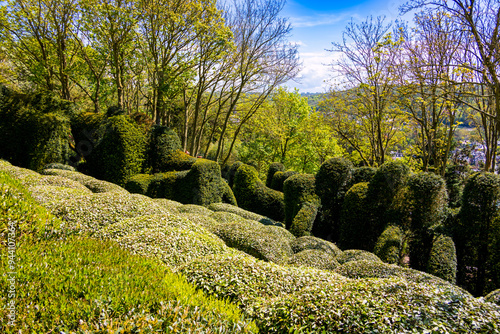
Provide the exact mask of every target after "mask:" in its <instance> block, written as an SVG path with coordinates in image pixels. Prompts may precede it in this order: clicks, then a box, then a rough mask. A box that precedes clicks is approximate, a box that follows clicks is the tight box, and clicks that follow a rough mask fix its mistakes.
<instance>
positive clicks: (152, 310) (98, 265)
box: [0, 239, 256, 333]
mask: <svg viewBox="0 0 500 334" xmlns="http://www.w3.org/2000/svg"><path fill="white" fill-rule="evenodd" d="M16 255H17V262H18V264H19V266H18V267H17V275H16V291H17V292H18V293H17V295H16V298H15V301H16V326H14V327H11V326H7V321H3V320H2V322H0V331H1V332H2V333H19V332H26V333H49V332H57V333H62V332H65V333H97V332H99V333H100V332H106V333H107V332H110V333H111V332H113V333H118V332H119V333H132V332H141V333H142V332H152V331H158V332H164V333H165V332H172V333H202V332H205V333H239V332H241V333H255V332H256V327H255V325H254V324H253V323H252V322H251V321H250V320H248V319H246V318H245V317H244V316H243V315H242V313H241V312H240V311H239V310H238V309H237V307H236V306H234V305H231V304H229V303H227V302H224V301H220V300H217V299H215V298H214V297H209V296H207V295H205V294H203V293H202V292H200V291H199V290H196V289H195V287H193V286H192V285H190V284H188V283H187V282H186V280H185V279H184V278H183V277H181V276H178V275H176V274H173V273H172V272H171V271H170V270H168V269H167V268H166V267H165V266H164V265H162V264H161V263H159V261H158V260H153V259H148V258H144V257H140V256H135V255H131V254H130V252H129V251H127V250H124V249H122V248H120V247H119V246H118V245H116V244H115V243H114V242H109V241H107V242H103V241H99V240H92V239H69V240H57V241H51V242H39V243H34V244H31V243H30V244H27V243H23V244H19V245H18V248H17V253H16ZM6 265H7V263H6V257H4V256H2V257H1V258H0V267H1V268H2V270H3V268H5V267H6ZM7 278H8V277H7V275H0V289H1V290H2V291H7V289H8V286H10V285H9V282H8V281H7ZM6 296H7V294H6V293H5V294H2V297H0V300H1V301H2V303H3V305H6V302H7V300H6ZM7 312H8V310H7V309H6V308H5V307H2V308H1V309H0V317H1V318H2V319H6V316H7Z"/></svg>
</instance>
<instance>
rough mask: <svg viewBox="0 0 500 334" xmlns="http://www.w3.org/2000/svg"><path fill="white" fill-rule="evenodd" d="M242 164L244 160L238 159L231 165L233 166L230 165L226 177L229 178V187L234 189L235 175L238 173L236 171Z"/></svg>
mask: <svg viewBox="0 0 500 334" xmlns="http://www.w3.org/2000/svg"><path fill="white" fill-rule="evenodd" d="M241 165H243V162H241V161H236V162H235V163H233V164H232V165H231V167H229V170H228V172H227V177H226V178H227V184H229V187H231V189H233V184H234V176H235V175H236V171H237V170H238V168H240V166H241Z"/></svg>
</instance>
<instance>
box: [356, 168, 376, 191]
mask: <svg viewBox="0 0 500 334" xmlns="http://www.w3.org/2000/svg"><path fill="white" fill-rule="evenodd" d="M376 172H377V168H375V167H366V166H363V167H357V168H354V170H353V171H352V179H351V182H350V184H351V186H353V185H355V184H356V183H361V182H370V181H371V180H372V179H373V177H374V176H375V173H376Z"/></svg>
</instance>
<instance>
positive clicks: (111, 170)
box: [85, 115, 146, 185]
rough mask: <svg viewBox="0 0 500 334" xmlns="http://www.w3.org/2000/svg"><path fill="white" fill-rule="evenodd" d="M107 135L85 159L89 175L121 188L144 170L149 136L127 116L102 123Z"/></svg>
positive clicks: (102, 137) (98, 141)
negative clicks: (147, 137)
mask: <svg viewBox="0 0 500 334" xmlns="http://www.w3.org/2000/svg"><path fill="white" fill-rule="evenodd" d="M100 126H101V127H103V130H100V131H104V133H103V134H102V136H99V138H98V140H97V141H96V142H95V145H94V147H93V149H92V151H91V152H90V153H89V154H88V155H87V156H85V160H86V161H87V163H86V168H87V169H88V171H89V174H90V175H93V176H95V177H96V178H98V179H103V180H106V181H110V182H113V183H116V184H119V185H125V182H126V181H127V180H128V178H129V177H131V176H132V175H136V174H139V173H140V172H141V171H142V168H143V163H144V159H145V155H144V152H145V149H146V136H145V135H144V133H143V132H142V131H141V129H140V128H139V127H138V125H137V124H135V122H134V121H133V120H132V119H130V117H128V116H126V115H119V116H113V117H109V118H107V119H106V120H105V121H103V122H102V123H101V124H100Z"/></svg>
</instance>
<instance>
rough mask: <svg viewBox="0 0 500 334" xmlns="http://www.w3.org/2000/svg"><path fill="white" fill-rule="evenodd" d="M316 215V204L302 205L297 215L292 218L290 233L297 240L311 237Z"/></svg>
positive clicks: (306, 203)
mask: <svg viewBox="0 0 500 334" xmlns="http://www.w3.org/2000/svg"><path fill="white" fill-rule="evenodd" d="M317 214H318V205H317V204H316V203H310V202H305V203H303V204H302V207H301V208H300V210H299V212H298V213H297V215H296V216H295V217H294V218H293V221H292V224H291V226H290V232H291V233H292V234H293V235H294V236H296V237H297V238H299V237H302V236H307V235H311V231H312V229H313V225H314V221H315V219H316V215H317Z"/></svg>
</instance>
